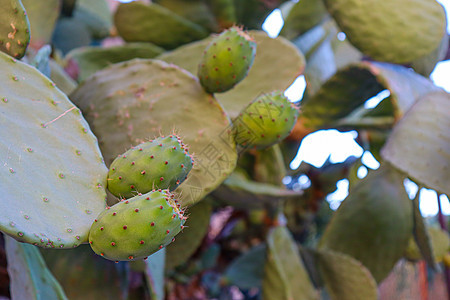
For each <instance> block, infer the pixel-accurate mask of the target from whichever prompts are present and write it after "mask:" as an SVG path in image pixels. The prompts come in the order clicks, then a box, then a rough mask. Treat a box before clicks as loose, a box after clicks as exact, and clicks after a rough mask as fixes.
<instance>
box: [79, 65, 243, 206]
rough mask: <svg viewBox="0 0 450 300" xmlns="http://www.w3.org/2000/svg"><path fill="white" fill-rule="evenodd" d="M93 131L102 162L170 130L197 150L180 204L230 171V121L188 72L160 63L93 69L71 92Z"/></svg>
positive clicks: (233, 149) (189, 202) (207, 189)
mask: <svg viewBox="0 0 450 300" xmlns="http://www.w3.org/2000/svg"><path fill="white" fill-rule="evenodd" d="M71 99H73V100H74V101H75V102H76V103H77V104H79V105H80V108H81V109H82V110H83V113H84V115H85V116H86V118H87V120H88V121H89V122H90V125H91V128H92V130H93V131H94V132H95V134H96V135H97V137H98V139H99V142H100V148H101V149H102V151H103V154H104V156H105V161H106V163H107V164H110V163H111V162H112V160H113V159H114V158H115V157H116V156H117V155H119V154H121V153H123V151H124V149H129V148H130V147H131V146H133V145H137V144H140V143H142V142H144V141H146V140H148V139H152V138H154V137H156V136H160V135H170V134H172V133H173V132H174V131H175V132H176V133H178V135H179V136H180V137H181V138H182V139H183V141H184V143H186V144H188V145H189V147H190V149H189V151H190V153H195V164H194V167H193V169H192V171H191V172H190V174H189V176H188V179H187V180H186V181H185V182H183V183H182V184H181V185H180V186H179V187H178V188H177V190H176V191H177V192H181V199H180V200H181V201H182V203H183V205H186V206H187V205H192V204H194V203H196V202H198V201H200V200H201V199H202V198H203V197H204V196H205V195H207V194H209V193H210V192H211V191H212V190H214V189H215V188H216V187H217V186H218V185H220V184H221V183H222V182H223V180H225V178H226V177H227V176H228V175H229V174H230V173H231V172H232V170H233V169H234V167H235V165H236V160H237V152H236V146H235V143H234V140H233V139H232V136H231V133H230V131H229V129H230V127H231V122H230V120H229V118H228V116H227V115H226V113H225V112H224V111H223V109H222V107H221V106H220V105H219V103H218V102H217V101H216V99H215V98H214V97H213V96H212V95H210V94H208V93H206V92H205V91H204V90H203V88H202V87H201V85H200V83H199V82H198V80H197V78H196V77H194V76H193V75H192V74H190V73H188V72H186V71H185V70H182V69H180V68H178V67H176V66H173V65H169V64H167V63H165V62H163V61H159V60H151V59H134V60H130V61H126V62H122V63H118V64H114V65H111V66H109V67H107V68H105V69H102V70H100V71H98V72H96V73H95V74H94V75H92V76H91V77H89V78H88V79H87V80H86V81H84V83H82V84H80V85H79V86H78V88H77V89H76V90H75V91H74V92H73V93H72V95H71Z"/></svg>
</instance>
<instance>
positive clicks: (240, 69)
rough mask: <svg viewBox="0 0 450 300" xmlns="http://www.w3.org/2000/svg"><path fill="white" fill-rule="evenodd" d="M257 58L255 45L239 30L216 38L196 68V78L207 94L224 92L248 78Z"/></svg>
mask: <svg viewBox="0 0 450 300" xmlns="http://www.w3.org/2000/svg"><path fill="white" fill-rule="evenodd" d="M255 55H256V43H255V42H254V41H253V39H252V38H251V37H250V36H249V35H247V34H246V33H245V32H243V31H242V30H241V29H239V28H238V27H232V28H230V29H228V30H226V31H224V32H222V33H221V34H220V35H219V36H217V37H215V38H214V39H213V40H212V41H211V43H209V45H208V46H207V47H206V50H205V51H204V54H203V57H202V60H201V61H200V64H199V66H198V78H199V79H200V83H201V84H202V86H203V88H204V89H205V91H207V92H208V93H220V92H225V91H227V90H229V89H231V88H233V87H234V86H235V85H236V84H237V83H238V82H240V81H241V80H242V79H244V78H245V76H247V73H248V71H249V70H250V68H251V66H252V64H253V60H254V58H255Z"/></svg>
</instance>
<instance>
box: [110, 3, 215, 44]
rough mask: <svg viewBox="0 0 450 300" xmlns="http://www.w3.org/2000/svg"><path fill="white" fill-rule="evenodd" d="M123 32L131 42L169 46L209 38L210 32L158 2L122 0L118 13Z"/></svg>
mask: <svg viewBox="0 0 450 300" xmlns="http://www.w3.org/2000/svg"><path fill="white" fill-rule="evenodd" d="M114 24H115V25H116V28H117V31H118V32H119V35H120V36H121V37H122V38H123V39H124V40H125V41H127V42H150V43H153V44H155V45H158V46H161V47H163V48H166V49H173V48H176V47H178V46H180V45H183V44H186V43H189V42H192V41H196V40H199V39H202V38H205V37H206V36H207V35H208V33H207V31H206V30H205V29H204V28H203V27H201V26H199V25H197V24H195V23H193V22H191V21H189V20H187V19H185V18H183V17H181V16H179V15H176V14H175V13H173V12H172V11H170V10H168V9H167V8H164V7H162V6H160V5H158V4H148V5H147V4H145V3H142V2H137V1H136V2H130V3H121V4H120V5H119V7H118V8H117V10H116V13H115V15H114Z"/></svg>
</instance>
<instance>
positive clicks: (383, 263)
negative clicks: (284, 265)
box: [320, 165, 413, 282]
mask: <svg viewBox="0 0 450 300" xmlns="http://www.w3.org/2000/svg"><path fill="white" fill-rule="evenodd" d="M412 230H413V211H412V203H411V200H409V198H408V196H407V194H406V192H405V189H404V187H403V175H402V174H400V173H399V172H398V171H396V170H395V169H394V168H392V167H390V166H389V165H383V166H381V167H380V168H379V169H378V170H376V171H372V172H370V173H369V175H367V177H365V178H364V179H363V180H361V181H360V182H359V183H357V184H356V186H355V187H354V188H353V189H352V191H351V192H350V194H349V195H348V197H347V198H346V199H345V200H344V201H343V202H342V204H341V206H340V207H339V209H338V210H337V211H336V212H335V214H334V215H333V218H332V219H331V221H330V223H329V224H328V226H327V228H326V230H325V233H324V235H323V236H322V239H321V241H320V248H321V249H330V250H333V251H337V252H341V253H344V254H347V255H350V256H351V257H353V258H355V259H357V260H359V261H360V262H362V263H363V265H364V266H365V267H366V268H367V269H369V270H370V272H371V273H372V275H373V277H374V278H375V279H376V281H377V282H381V280H383V279H384V278H385V277H386V276H387V275H388V274H389V272H390V271H391V270H392V268H393V267H394V265H395V263H396V262H397V261H398V260H399V259H400V258H401V257H402V256H403V252H404V251H405V249H406V247H407V245H408V240H409V238H410V237H411V233H412Z"/></svg>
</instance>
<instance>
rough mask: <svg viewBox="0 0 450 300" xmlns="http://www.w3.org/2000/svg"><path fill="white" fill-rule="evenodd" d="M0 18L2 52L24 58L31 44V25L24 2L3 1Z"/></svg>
mask: <svg viewBox="0 0 450 300" xmlns="http://www.w3.org/2000/svg"><path fill="white" fill-rule="evenodd" d="M0 16H2V20H1V21H0V51H3V52H5V53H8V54H9V55H11V56H13V57H15V58H22V57H23V56H24V55H25V50H27V46H28V43H29V42H30V23H29V22H28V17H27V13H26V12H25V9H24V7H23V5H22V2H21V1H20V0H9V1H2V3H1V5H0Z"/></svg>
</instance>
